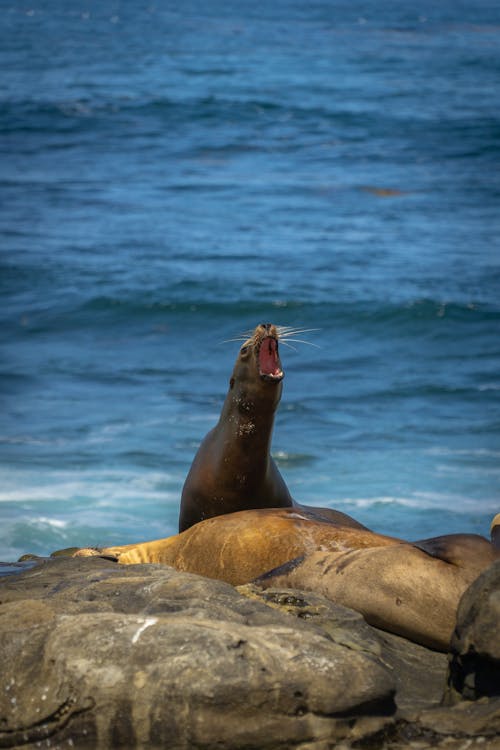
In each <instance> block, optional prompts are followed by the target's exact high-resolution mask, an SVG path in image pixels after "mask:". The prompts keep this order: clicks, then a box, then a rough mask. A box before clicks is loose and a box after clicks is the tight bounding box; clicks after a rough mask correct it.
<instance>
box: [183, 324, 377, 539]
mask: <svg viewBox="0 0 500 750" xmlns="http://www.w3.org/2000/svg"><path fill="white" fill-rule="evenodd" d="M282 330H283V329H279V328H278V327H276V326H275V325H273V324H272V323H261V324H260V325H258V326H257V327H256V328H255V330H254V332H253V334H252V335H251V337H250V338H249V339H248V340H247V341H245V343H244V344H243V346H242V347H241V349H240V351H239V353H238V356H237V358H236V362H235V365H234V369H233V373H232V375H231V378H230V381H229V391H228V393H227V396H226V399H225V401H224V405H223V407H222V412H221V415H220V419H219V421H218V423H217V425H216V426H215V427H214V428H213V429H212V430H210V432H209V433H208V435H207V436H206V437H205V439H204V440H203V442H202V443H201V445H200V447H199V449H198V452H197V453H196V456H195V458H194V460H193V463H192V466H191V468H190V470H189V473H188V475H187V477H186V481H185V483H184V487H183V490H182V497H181V507H180V514H179V531H185V530H186V529H188V528H189V527H190V526H192V525H193V524H195V523H198V522H199V521H203V520H205V519H207V518H212V517H213V516H219V515H223V514H225V513H235V512H237V511H240V510H250V509H254V508H291V507H296V508H299V509H306V510H307V511H308V512H310V513H312V512H314V513H316V515H317V517H318V518H323V519H324V520H329V521H332V522H334V523H343V524H345V525H347V526H352V527H354V528H360V529H364V528H366V527H365V526H363V525H362V524H361V523H359V522H358V521H356V520H355V519H353V518H351V517H350V516H348V515H346V514H345V513H342V512H340V511H335V510H333V509H331V508H316V507H314V508H313V507H308V506H301V505H299V504H298V503H296V502H295V501H294V500H293V499H292V496H291V495H290V492H289V491H288V487H287V486H286V484H285V481H284V479H283V477H282V476H281V474H280V472H279V470H278V467H277V466H276V464H275V462H274V460H273V458H272V456H271V453H270V451H271V438H272V432H273V426H274V417H275V413H276V409H277V408H278V404H279V402H280V399H281V393H282V388H283V378H284V372H283V367H282V364H281V360H280V356H279V343H278V342H279V337H280V331H282Z"/></svg>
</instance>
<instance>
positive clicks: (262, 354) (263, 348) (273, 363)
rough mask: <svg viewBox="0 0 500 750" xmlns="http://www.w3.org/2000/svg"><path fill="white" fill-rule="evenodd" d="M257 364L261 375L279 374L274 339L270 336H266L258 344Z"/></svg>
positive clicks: (279, 369) (279, 368)
mask: <svg viewBox="0 0 500 750" xmlns="http://www.w3.org/2000/svg"><path fill="white" fill-rule="evenodd" d="M259 366H260V371H261V373H262V374H263V375H280V374H281V367H280V364H279V360H278V352H277V349H276V341H275V339H273V338H271V337H269V338H266V339H264V341H263V342H262V344H261V345H260V351H259Z"/></svg>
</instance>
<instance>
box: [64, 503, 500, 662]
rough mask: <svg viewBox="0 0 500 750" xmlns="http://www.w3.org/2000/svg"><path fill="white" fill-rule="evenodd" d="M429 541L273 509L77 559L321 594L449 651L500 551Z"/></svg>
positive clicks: (455, 539) (463, 539)
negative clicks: (460, 617)
mask: <svg viewBox="0 0 500 750" xmlns="http://www.w3.org/2000/svg"><path fill="white" fill-rule="evenodd" d="M417 544H419V543H417ZM421 544H422V547H423V548H422V549H420V548H419V547H418V546H415V545H413V544H411V543H409V542H405V541H402V540H400V539H396V538H393V537H388V536H383V535H381V534H375V533H374V532H371V531H369V530H366V529H357V528H353V527H348V526H344V525H340V524H334V523H332V522H331V521H326V520H321V519H318V517H317V515H316V513H315V512H314V511H312V512H309V511H307V509H302V510H299V509H297V508H281V509H272V508H266V509H257V510H247V511H241V512H238V513H232V514H226V515H223V516H216V517H213V518H209V519H207V520H205V521H202V522H200V523H198V524H195V525H194V526H192V527H191V528H190V529H188V530H187V531H185V532H183V533H181V534H177V535H176V536H172V537H169V538H167V539H160V540H158V541H154V542H146V543H143V544H131V545H126V546H121V547H108V548H105V549H102V550H81V551H80V552H79V553H77V554H78V555H87V554H101V555H104V556H107V557H111V558H113V559H116V560H117V561H118V562H119V563H123V564H136V563H164V564H167V565H172V566H173V567H175V568H176V569H177V570H182V571H187V572H190V573H197V574H199V575H204V576H207V577H209V578H217V579H220V580H223V581H226V582H228V583H231V584H233V585H240V584H245V583H249V582H252V581H254V580H256V582H257V583H258V584H259V585H261V586H264V587H268V586H281V587H286V588H300V589H304V590H313V591H316V592H318V593H322V594H324V595H325V596H327V597H328V598H329V599H331V600H332V601H335V602H338V603H340V604H343V605H345V606H347V607H351V608H352V609H356V610H357V611H358V612H361V613H362V614H363V615H364V616H365V618H366V620H367V621H368V622H369V623H371V624H373V625H376V626H378V627H381V628H383V629H385V630H389V631H391V632H394V633H398V634H399V635H403V636H405V637H407V638H410V639H411V640H414V641H416V642H418V643H423V644H425V645H428V646H431V647H433V648H439V649H446V648H447V645H448V642H449V638H450V636H451V632H452V630H453V627H454V623H455V613H456V609H457V606H458V602H459V600H460V597H461V595H462V594H463V592H464V591H465V589H466V588H467V587H468V586H469V585H470V583H471V582H472V581H473V580H474V579H475V578H476V577H477V576H478V575H479V574H480V573H481V572H482V570H484V569H485V568H486V567H488V565H490V564H491V562H493V561H494V560H495V559H498V557H500V551H498V550H495V548H494V547H493V545H491V544H490V543H489V542H488V541H487V540H486V539H484V538H483V537H480V536H476V535H450V536H448V537H446V536H444V537H439V538H437V539H434V540H426V541H424V542H422V543H421ZM426 547H428V548H429V550H430V553H429V552H427V551H425V548H426ZM438 552H441V554H446V555H447V557H448V559H447V560H445V559H442V558H441V557H438V556H436V555H437V553H438Z"/></svg>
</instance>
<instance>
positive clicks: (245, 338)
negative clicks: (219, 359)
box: [219, 335, 248, 344]
mask: <svg viewBox="0 0 500 750" xmlns="http://www.w3.org/2000/svg"><path fill="white" fill-rule="evenodd" d="M247 338H248V336H246V335H245V336H237V337H236V338H234V339H224V341H219V344H229V343H230V342H231V341H246V340H247Z"/></svg>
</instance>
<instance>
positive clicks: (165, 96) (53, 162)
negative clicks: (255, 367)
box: [0, 0, 500, 561]
mask: <svg viewBox="0 0 500 750" xmlns="http://www.w3.org/2000/svg"><path fill="white" fill-rule="evenodd" d="M0 69H1V70H2V73H1V76H0V95H1V106H0V133H1V137H0V149H1V169H0V182H1V188H0V196H1V204H0V206H1V207H0V236H1V255H0V288H1V298H2V306H1V311H0V315H1V327H0V398H1V409H0V478H1V482H0V559H1V560H4V561H13V560H16V559H17V558H18V557H19V556H20V555H22V554H23V553H27V552H31V553H35V554H39V555H46V554H49V553H50V552H52V551H53V550H56V549H60V548H63V547H68V546H74V545H76V546H87V545H105V544H117V543H130V542H135V541H143V540H147V539H155V538H159V537H163V536H167V535H170V534H173V533H175V532H176V530H177V516H178V508H179V499H180V492H181V488H182V484H183V481H184V478H185V476H186V473H187V471H188V468H189V466H190V464H191V461H192V458H193V456H194V453H195V451H196V449H197V446H198V445H199V443H200V441H201V439H202V438H203V436H204V435H205V434H206V432H207V431H208V430H209V429H210V428H211V427H212V426H213V425H214V424H215V422H216V420H217V418H218V414H219V411H220V408H221V405H222V402H223V400H224V397H225V394H226V391H227V385H228V380H229V376H230V373H231V370H232V366H233V362H234V359H235V357H236V354H237V351H238V347H239V344H238V342H234V341H229V340H230V339H233V338H235V337H237V336H238V335H239V334H240V333H241V332H242V331H245V330H248V329H252V328H253V327H254V326H255V325H256V324H257V323H259V322H268V321H269V322H272V323H276V324H278V325H286V326H296V327H300V328H304V329H314V330H310V331H308V332H307V333H304V334H303V335H302V336H298V338H300V339H305V340H306V341H307V343H301V342H297V343H293V344H292V346H293V347H294V348H293V349H291V348H286V347H285V346H282V347H281V357H282V362H283V366H284V369H285V373H286V376H285V381H284V391H283V397H282V402H281V405H280V409H279V412H278V415H277V419H276V425H275V431H274V439H273V455H274V457H275V458H276V460H277V462H278V464H279V467H280V470H281V472H282V474H283V476H284V478H285V480H286V482H287V484H288V486H289V488H290V491H291V493H292V495H293V496H294V497H295V498H296V499H297V500H298V501H300V502H304V503H311V504H320V505H326V506H330V507H335V508H338V509H340V510H342V511H344V512H347V513H350V514H351V515H353V516H355V517H356V518H357V519H358V520H359V521H361V522H362V523H364V524H366V525H368V526H369V527H370V528H373V529H374V530H376V531H379V532H382V533H386V534H394V535H396V536H401V537H404V538H406V539H417V538H423V537H429V536H434V535H439V534H443V533H453V532H458V531H464V532H473V533H480V534H484V535H488V533H489V523H490V521H491V518H492V516H493V515H494V514H495V513H496V512H499V511H500V461H499V459H500V240H499V238H500V200H499V199H500V109H499V93H500V6H499V5H498V3H493V2H490V1H489V0H477V1H475V2H470V1H469V2H465V0H453V1H452V0H442V2H440V3H435V2H430V0H423V2H420V3H417V4H415V3H410V2H407V1H406V0H398V2H396V1H393V2H382V3H379V2H373V0H364V1H363V2H362V1H361V0H350V1H349V2H345V0H331V1H330V2H327V1H326V0H312V1H311V2H308V3H304V2H298V0H274V1H273V2H272V3H268V2H263V1H262V0H253V1H252V2H248V0H240V1H238V2H236V1H233V2H230V1H229V2H228V1H227V0H226V2H221V1H220V0H208V2H203V3H202V2H198V1H197V0H185V1H184V2H183V3H174V2H172V1H171V0H165V1H164V2H161V1H160V0H134V2H132V0H100V1H99V2H98V1H97V0H74V2H70V3H68V2H63V1H62V0H26V2H22V3H20V2H15V0H6V2H4V3H2V8H1V22H0Z"/></svg>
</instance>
